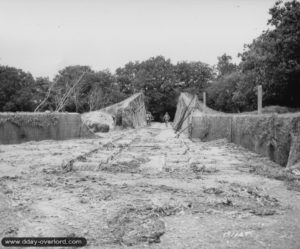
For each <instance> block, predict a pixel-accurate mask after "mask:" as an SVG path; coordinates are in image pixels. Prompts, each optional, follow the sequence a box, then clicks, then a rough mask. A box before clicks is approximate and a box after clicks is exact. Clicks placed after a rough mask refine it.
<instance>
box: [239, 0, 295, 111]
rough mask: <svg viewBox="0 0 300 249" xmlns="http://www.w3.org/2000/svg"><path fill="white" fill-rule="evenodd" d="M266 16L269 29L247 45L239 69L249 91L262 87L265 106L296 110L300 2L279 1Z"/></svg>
mask: <svg viewBox="0 0 300 249" xmlns="http://www.w3.org/2000/svg"><path fill="white" fill-rule="evenodd" d="M269 13H270V14H271V19H270V20H269V21H268V24H269V25H270V26H271V27H272V29H271V30H268V31H265V32H264V33H263V34H262V35H261V36H260V37H258V38H257V39H255V40H254V41H253V42H252V44H250V45H248V46H246V50H245V51H244V52H243V53H242V54H241V55H240V56H241V58H242V62H241V70H242V72H243V73H244V74H245V75H247V76H248V80H249V82H250V83H249V84H248V87H249V88H252V90H254V88H255V87H256V86H257V85H258V84H262V85H263V89H264V104H265V105H274V104H276V105H284V106H291V107H299V106H300V98H299V96H298V95H299V92H300V3H299V2H298V1H295V0H294V1H290V2H285V3H283V2H282V1H279V2H276V4H275V5H274V7H273V8H271V9H270V11H269ZM250 76H252V78H251V77H250ZM251 82H252V83H251Z"/></svg>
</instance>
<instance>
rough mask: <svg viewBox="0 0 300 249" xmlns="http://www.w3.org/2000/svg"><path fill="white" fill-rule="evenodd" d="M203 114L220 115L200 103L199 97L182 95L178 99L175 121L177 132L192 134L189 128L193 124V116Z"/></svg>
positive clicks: (187, 94) (174, 125)
mask: <svg viewBox="0 0 300 249" xmlns="http://www.w3.org/2000/svg"><path fill="white" fill-rule="evenodd" d="M203 113H218V112H217V111H214V110H212V109H210V108H208V107H204V104H203V103H202V102H201V101H199V99H198V97H197V95H192V94H189V93H181V94H180V95H179V98H178V102H177V107H176V113H175V117H174V121H173V127H174V129H175V131H178V132H182V133H185V134H190V129H189V126H190V124H191V123H192V116H194V115H196V114H197V115H199V114H203Z"/></svg>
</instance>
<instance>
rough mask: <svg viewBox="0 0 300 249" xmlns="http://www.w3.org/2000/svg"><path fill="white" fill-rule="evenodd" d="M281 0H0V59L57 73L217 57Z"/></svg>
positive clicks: (248, 35) (236, 45) (254, 31)
mask: <svg viewBox="0 0 300 249" xmlns="http://www.w3.org/2000/svg"><path fill="white" fill-rule="evenodd" d="M274 3H275V0H26V1H25V0H0V64H1V65H9V66H14V67H18V68H21V69H23V70H25V71H29V72H31V73H32V74H33V76H35V77H37V76H49V77H50V78H52V77H53V76H54V75H55V74H56V73H57V71H58V70H60V69H62V68H63V67H65V66H68V65H76V64H80V65H89V66H91V67H92V69H94V70H103V69H107V68H108V69H110V70H111V71H112V72H114V70H115V69H116V68H118V67H121V66H124V64H126V63H127V62H129V61H136V60H139V61H141V60H145V59H148V58H149V57H152V56H156V55H163V56H165V57H166V58H170V59H171V60H172V62H173V63H176V62H177V61H183V60H187V61H202V62H206V63H208V64H211V65H213V64H215V63H216V62H217V56H220V55H222V54H223V53H225V52H226V53H227V54H230V55H232V56H233V58H234V60H235V61H238V59H237V58H236V55H237V53H238V52H242V51H243V45H244V44H245V43H250V42H251V41H252V40H253V39H254V38H256V37H257V36H258V35H260V34H261V32H262V31H263V30H265V29H267V25H266V24H267V20H268V19H269V15H268V10H269V8H270V7H272V6H273V5H274Z"/></svg>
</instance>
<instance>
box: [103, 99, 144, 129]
mask: <svg viewBox="0 0 300 249" xmlns="http://www.w3.org/2000/svg"><path fill="white" fill-rule="evenodd" d="M101 111H102V112H106V113H108V114H110V115H112V117H113V118H114V120H115V125H117V126H122V127H123V128H127V127H129V128H138V127H141V126H145V125H146V107H145V101H144V94H143V93H136V94H134V95H132V96H131V97H129V98H127V99H125V100H123V101H122V102H119V103H116V104H114V105H111V106H108V107H106V108H104V109H101Z"/></svg>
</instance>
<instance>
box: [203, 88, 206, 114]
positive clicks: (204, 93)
mask: <svg viewBox="0 0 300 249" xmlns="http://www.w3.org/2000/svg"><path fill="white" fill-rule="evenodd" d="M203 112H206V92H203Z"/></svg>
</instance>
